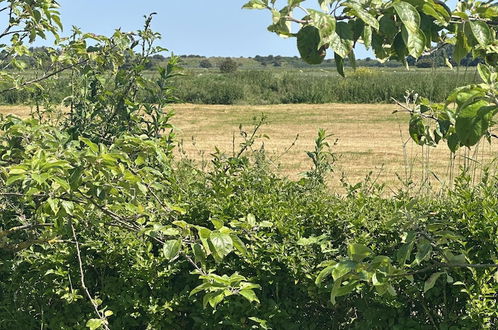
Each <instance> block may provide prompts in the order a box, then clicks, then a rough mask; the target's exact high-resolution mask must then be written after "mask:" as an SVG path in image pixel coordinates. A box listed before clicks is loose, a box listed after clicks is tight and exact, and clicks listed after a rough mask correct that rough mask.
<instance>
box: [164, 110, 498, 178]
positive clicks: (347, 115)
mask: <svg viewBox="0 0 498 330" xmlns="http://www.w3.org/2000/svg"><path fill="white" fill-rule="evenodd" d="M174 108H175V110H176V115H175V116H174V117H173V123H174V124H175V126H176V127H178V128H179V130H180V131H179V138H180V139H182V140H183V146H182V148H183V149H184V152H185V153H186V155H187V156H188V157H190V158H194V159H196V160H198V161H202V160H203V159H204V160H206V159H209V153H211V152H213V151H214V149H215V147H218V148H220V149H221V150H222V151H225V152H227V153H230V152H232V150H233V137H234V136H235V137H236V142H235V144H238V143H240V142H241V138H240V135H239V127H238V126H239V124H242V125H243V126H244V129H246V130H249V129H250V126H251V125H252V123H253V122H254V121H253V118H254V117H257V116H260V115H261V114H262V113H264V114H266V115H267V116H268V125H265V126H263V128H262V130H261V133H262V134H266V135H268V137H269V139H264V138H263V139H261V140H260V141H259V143H258V146H261V144H262V143H264V147H265V150H267V151H268V152H270V153H272V154H273V157H274V158H276V162H275V166H278V168H279V171H280V172H281V173H282V174H284V175H288V176H290V177H292V178H298V177H299V176H300V173H302V172H304V171H306V170H308V169H309V167H310V162H309V161H308V159H307V156H306V153H305V152H306V151H308V150H312V148H313V140H314V138H315V136H316V133H317V130H318V128H324V129H326V130H327V131H328V132H329V133H331V134H333V137H331V142H333V141H334V140H335V139H337V144H336V145H335V146H333V147H332V151H333V152H334V153H335V154H336V155H337V156H338V161H337V163H336V171H335V174H334V175H333V177H332V178H331V184H332V186H335V187H338V186H339V185H340V182H339V179H340V178H341V176H343V175H344V176H345V177H346V178H347V180H348V181H349V182H359V181H361V180H362V179H364V178H365V177H366V176H367V175H369V174H370V173H371V176H372V178H373V179H374V180H375V179H377V180H378V182H379V183H386V184H388V185H389V186H396V185H399V184H401V181H400V179H399V178H398V175H399V177H400V178H401V179H403V180H410V179H412V180H413V181H414V182H420V181H421V180H429V181H431V182H433V183H436V182H437V179H436V176H437V178H438V179H439V180H440V181H441V182H445V181H449V179H450V176H451V174H452V173H451V169H453V171H456V170H458V168H459V167H460V166H464V165H465V166H470V165H472V164H470V165H469V161H468V158H465V157H469V158H472V157H474V158H476V159H477V158H478V161H479V162H480V163H482V164H488V163H489V162H490V161H491V160H493V158H494V157H495V156H496V155H497V150H496V146H495V145H489V144H488V143H487V142H482V145H481V146H480V147H478V148H477V149H476V150H477V152H476V153H475V154H474V152H475V150H473V151H471V152H469V151H465V150H461V151H460V152H459V153H457V155H456V157H455V160H454V162H453V166H450V165H451V163H450V153H449V151H448V149H447V147H446V146H445V145H444V144H443V145H440V146H438V147H437V148H427V147H426V148H422V147H420V146H418V145H416V144H415V143H413V142H412V141H411V139H410V138H409V136H408V116H407V115H403V114H395V115H393V114H392V111H393V110H394V109H395V106H394V105H382V104H381V105H378V104H377V105H374V104H320V105H310V104H299V105H296V104H293V105H271V106H222V105H193V104H182V105H175V106H174ZM296 135H299V137H298V139H297V141H296V143H295V145H294V146H293V147H292V148H291V149H290V150H289V151H288V152H286V153H285V154H283V155H282V153H284V151H285V150H287V149H288V148H289V147H290V146H291V145H292V142H293V141H294V140H295V138H296ZM403 145H405V147H404V148H403ZM235 148H237V145H236V146H235ZM466 159H467V161H466ZM474 164H477V163H475V162H474ZM475 170H476V171H475V173H472V174H473V175H476V176H480V175H481V174H482V173H481V167H479V166H478V167H476V169H475Z"/></svg>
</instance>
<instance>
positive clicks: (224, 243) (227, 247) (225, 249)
mask: <svg viewBox="0 0 498 330" xmlns="http://www.w3.org/2000/svg"><path fill="white" fill-rule="evenodd" d="M210 239H211V243H212V244H213V246H214V248H215V250H216V252H217V253H218V255H219V256H220V257H221V258H223V257H224V256H226V255H227V254H229V253H230V252H232V251H233V240H232V238H231V237H230V235H229V234H226V233H221V232H219V231H213V232H211V235H210Z"/></svg>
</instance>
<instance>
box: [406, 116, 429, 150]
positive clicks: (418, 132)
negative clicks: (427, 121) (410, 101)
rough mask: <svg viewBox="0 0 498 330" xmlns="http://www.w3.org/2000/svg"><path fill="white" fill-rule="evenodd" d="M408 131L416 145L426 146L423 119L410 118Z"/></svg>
mask: <svg viewBox="0 0 498 330" xmlns="http://www.w3.org/2000/svg"><path fill="white" fill-rule="evenodd" d="M408 131H409V133H410V136H411V138H412V139H413V141H415V143H417V144H419V145H423V144H424V140H423V137H424V136H425V125H424V122H423V120H422V117H420V116H417V115H413V116H412V117H411V118H410V125H409V128H408Z"/></svg>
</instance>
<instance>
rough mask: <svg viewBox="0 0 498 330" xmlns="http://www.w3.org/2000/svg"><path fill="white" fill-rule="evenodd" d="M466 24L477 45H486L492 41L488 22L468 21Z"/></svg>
mask: <svg viewBox="0 0 498 330" xmlns="http://www.w3.org/2000/svg"><path fill="white" fill-rule="evenodd" d="M468 24H470V29H471V31H472V34H473V35H474V37H475V38H476V40H477V42H478V43H479V45H481V46H486V45H489V44H491V43H492V42H493V33H492V32H491V29H490V28H489V26H488V24H486V23H485V22H482V21H469V22H468Z"/></svg>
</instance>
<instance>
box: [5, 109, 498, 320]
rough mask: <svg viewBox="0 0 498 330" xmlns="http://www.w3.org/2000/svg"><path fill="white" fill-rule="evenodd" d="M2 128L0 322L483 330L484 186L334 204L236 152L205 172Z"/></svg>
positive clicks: (9, 122)
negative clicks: (90, 296)
mask: <svg viewBox="0 0 498 330" xmlns="http://www.w3.org/2000/svg"><path fill="white" fill-rule="evenodd" d="M2 130H3V133H2V137H1V145H2V146H3V147H2V149H1V151H0V154H1V155H2V157H1V158H2V161H3V163H2V174H1V176H2V182H3V183H2V185H1V196H2V197H1V199H0V200H1V202H0V203H2V205H5V206H4V207H3V209H4V210H9V211H8V212H2V213H1V222H2V224H3V225H2V231H1V237H2V241H1V242H2V243H1V244H2V245H1V249H0V250H1V255H2V266H1V268H0V269H1V270H0V271H1V273H2V276H1V277H0V278H1V279H2V280H1V281H0V283H1V284H0V285H1V286H2V290H1V291H0V292H1V295H0V300H1V302H2V306H3V308H2V309H1V310H0V319H1V320H3V322H4V325H6V324H8V325H9V326H10V327H12V326H14V327H17V328H34V327H39V326H40V324H42V323H43V324H45V326H47V327H49V328H52V327H83V326H85V324H87V322H88V320H93V321H92V322H91V323H89V324H88V326H89V327H90V326H91V325H92V324H93V323H96V324H104V322H105V323H108V326H109V327H110V328H129V327H139V328H147V327H149V328H161V327H172V328H192V327H193V328H219V327H226V328H248V327H267V328H277V329H279V328H285V329H294V328H298V327H303V326H304V327H307V328H315V327H327V328H331V329H341V328H359V329H362V328H381V329H383V328H393V327H395V326H397V327H401V328H407V327H408V328H409V327H412V328H431V327H434V325H435V326H437V327H443V328H444V327H451V326H453V327H458V328H468V329H475V328H480V327H486V326H487V327H494V326H496V325H497V323H496V322H498V315H497V310H496V306H495V304H494V302H495V297H494V294H495V292H496V289H497V287H498V282H497V279H496V268H495V269H493V268H485V266H486V265H485V264H487V263H490V264H492V263H496V261H497V260H496V252H497V251H498V250H497V249H498V241H497V240H496V237H498V236H497V235H496V234H497V233H496V228H497V227H496V222H497V221H498V219H497V218H496V212H495V209H496V207H497V206H498V199H497V196H498V194H497V190H496V187H497V185H496V182H497V181H496V179H495V178H491V177H488V178H486V179H485V180H484V181H483V182H482V184H480V185H478V186H477V187H475V188H472V187H471V186H470V185H469V184H468V181H467V180H470V178H467V177H466V176H462V177H461V178H460V181H459V182H458V183H457V187H456V189H455V191H454V192H451V193H450V194H448V196H446V197H443V198H440V199H437V198H414V197H413V196H411V195H409V194H407V193H404V192H400V193H399V194H398V195H397V196H396V197H394V198H385V197H382V195H383V192H382V191H381V190H376V189H375V188H374V189H372V188H371V185H370V184H369V183H368V182H365V183H362V184H361V183H360V184H358V185H354V186H349V193H348V194H347V195H345V196H339V195H334V194H331V193H330V192H329V191H328V190H327V188H326V187H325V186H323V185H321V184H318V185H317V184H315V183H314V182H316V181H315V179H314V178H315V177H313V176H308V177H304V178H303V179H301V180H300V181H297V182H295V181H290V180H288V179H285V178H280V177H278V176H276V175H274V174H273V173H272V172H271V170H270V169H271V166H270V164H269V163H268V160H265V159H267V156H266V155H265V153H264V150H261V149H257V148H255V151H250V150H251V148H247V147H246V148H245V146H250V145H252V146H254V144H253V143H254V142H252V143H251V142H250V140H247V141H245V142H243V143H242V144H241V148H242V149H241V153H240V154H239V155H234V156H228V155H224V154H221V153H217V154H215V155H214V158H213V163H212V164H213V167H212V169H211V170H209V171H207V172H205V171H202V170H199V169H197V168H195V166H192V164H191V163H189V162H185V163H177V164H176V166H173V164H174V162H173V160H172V158H171V154H170V151H168V150H171V145H170V144H169V143H168V142H167V140H165V139H164V138H163V139H159V140H158V139H146V138H145V139H144V138H137V137H131V136H129V137H122V138H119V139H117V140H116V141H115V143H114V144H112V145H111V146H105V145H103V144H100V145H96V144H93V143H91V142H90V141H88V140H85V139H84V138H80V139H79V140H73V141H71V142H69V143H67V142H66V141H68V139H70V136H69V135H68V134H67V133H64V132H61V131H58V130H57V129H55V128H53V127H50V126H46V125H40V124H39V123H38V122H37V121H35V120H28V121H21V120H19V119H16V118H13V117H9V118H6V119H4V121H3V122H2ZM324 134H325V133H324V132H322V133H320V134H319V136H318V138H317V148H318V149H317V150H315V152H311V153H310V157H311V160H312V162H315V159H316V158H317V157H316V154H317V152H318V153H320V152H321V151H320V150H321V149H322V148H323V137H324ZM252 135H254V134H251V133H250V132H248V134H247V136H248V138H249V137H250V136H252ZM32 141H35V142H32ZM244 150H245V151H244ZM6 155H10V156H8V157H6ZM318 158H320V159H323V158H322V156H319V157H318ZM72 228H74V232H73V230H72ZM75 241H79V242H81V243H80V245H79V246H80V250H81V259H80V260H81V264H82V269H83V272H84V275H85V277H84V281H85V282H84V283H85V287H86V288H88V290H89V292H91V293H92V294H93V295H94V301H95V302H96V304H97V307H98V310H99V311H100V313H101V314H102V315H103V316H105V317H103V318H102V319H98V318H96V317H95V312H94V310H93V308H92V305H91V304H90V303H88V302H86V301H85V300H86V299H87V298H86V295H85V292H84V289H83V288H82V285H81V284H80V277H81V274H80V270H79V269H80V268H79V266H78V263H79V262H80V261H79V260H78V250H77V245H75V244H74V242H75ZM14 256H16V257H14ZM433 274H435V275H433ZM368 283H370V284H371V286H368V285H364V284H368ZM331 291H332V301H331V295H330V292H331ZM346 293H349V295H346V296H345V294H346ZM393 294H395V295H394V296H393ZM95 299H96V300H95ZM334 302H336V304H333V303H334ZM4 325H2V326H4Z"/></svg>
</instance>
